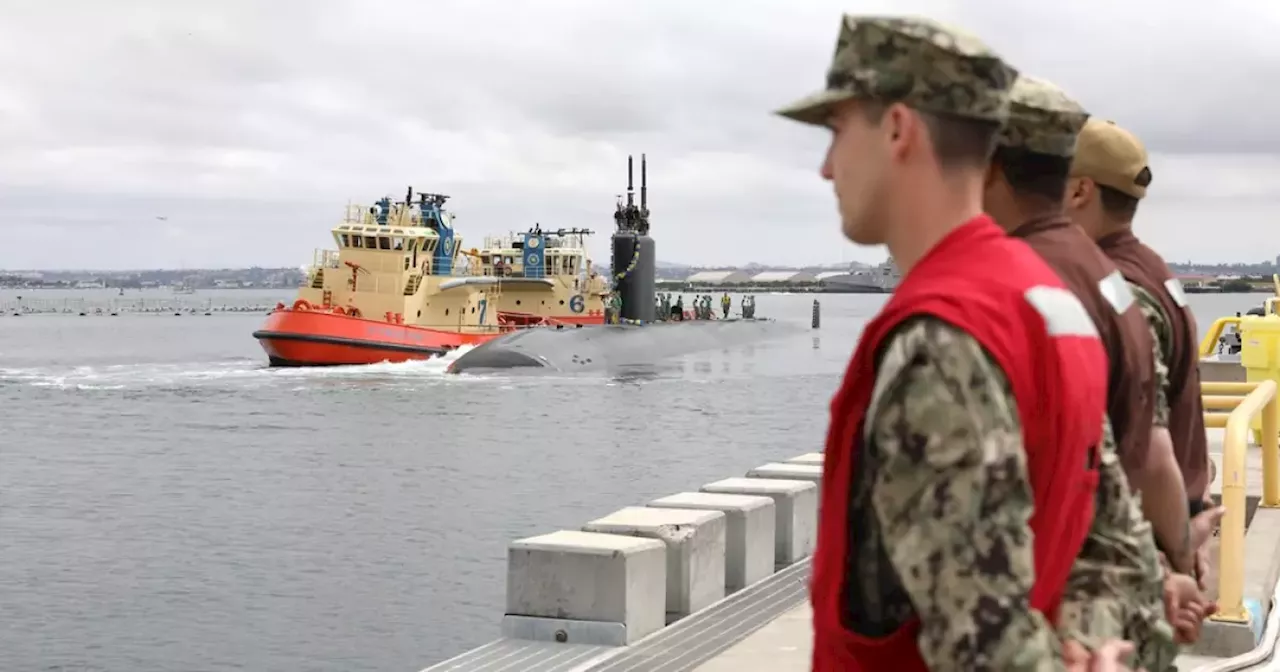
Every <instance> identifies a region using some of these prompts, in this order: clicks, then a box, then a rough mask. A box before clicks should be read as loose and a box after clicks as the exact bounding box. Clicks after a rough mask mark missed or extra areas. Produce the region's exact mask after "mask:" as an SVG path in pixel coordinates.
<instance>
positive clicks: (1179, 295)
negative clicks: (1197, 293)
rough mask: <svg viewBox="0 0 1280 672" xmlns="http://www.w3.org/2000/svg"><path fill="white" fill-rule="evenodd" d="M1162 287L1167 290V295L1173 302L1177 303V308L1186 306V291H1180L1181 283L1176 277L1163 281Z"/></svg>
mask: <svg viewBox="0 0 1280 672" xmlns="http://www.w3.org/2000/svg"><path fill="white" fill-rule="evenodd" d="M1164 289H1165V291H1166V292H1169V296H1170V297H1171V298H1172V299H1173V302H1174V303H1176V304H1178V307H1179V308H1186V307H1187V293H1186V292H1184V291H1182V283H1181V282H1179V281H1178V279H1177V278H1169V279H1168V280H1165V281H1164Z"/></svg>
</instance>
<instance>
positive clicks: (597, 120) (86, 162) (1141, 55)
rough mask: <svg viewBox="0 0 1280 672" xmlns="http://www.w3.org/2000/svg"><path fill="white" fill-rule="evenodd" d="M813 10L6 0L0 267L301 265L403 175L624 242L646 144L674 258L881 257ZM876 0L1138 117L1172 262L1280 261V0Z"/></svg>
mask: <svg viewBox="0 0 1280 672" xmlns="http://www.w3.org/2000/svg"><path fill="white" fill-rule="evenodd" d="M793 5H795V6H790V7H788V6H785V5H784V4H781V3H774V2H765V1H764V0H740V1H739V2H737V3H733V4H728V3H716V4H708V3H690V2H677V1H676V0H646V1H645V2H634V3H621V2H603V1H601V0H542V1H539V2H530V3H510V2H502V3H499V2H497V1H496V0H465V1H464V0H433V1H432V2H430V3H414V2H409V1H408V0H400V1H393V0H376V1H361V2H356V1H355V0H332V1H326V2H307V1H304V0H273V1H272V2H270V3H261V2H250V1H249V0H221V1H220V2H217V3H213V2H205V1H201V2H196V1H195V0H152V1H144V0H115V1H114V2H112V3H98V2H89V1H88V0H78V1H77V0H47V1H46V2H40V3H6V5H5V6H4V7H3V8H2V9H0V65H2V66H4V72H5V73H6V76H5V78H3V80H0V147H3V151H0V218H3V219H0V221H3V222H4V225H3V226H4V228H5V231H6V233H7V234H8V236H7V237H8V238H9V244H8V245H5V246H3V247H0V267H10V268H13V267H49V266H67V265H72V266H98V267H136V266H144V265H152V266H157V265H158V266H176V265H178V264H185V265H188V266H198V265H233V264H251V263H254V264H264V265H266V264H269V265H294V264H302V263H305V262H306V261H307V260H309V259H310V256H311V248H312V247H316V246H324V245H326V244H327V243H328V234H327V228H328V226H329V225H330V224H331V223H333V222H334V220H335V219H336V218H337V217H338V216H339V215H340V214H341V207H342V206H343V205H344V204H345V203H346V201H347V200H348V198H352V199H355V200H357V201H369V200H372V199H374V198H377V197H378V196H380V195H382V194H384V193H391V194H399V193H400V192H401V191H402V190H403V188H404V185H406V184H413V185H414V186H415V187H418V188H423V189H431V190H439V191H444V192H445V193H449V194H452V195H453V196H454V200H453V201H451V204H453V205H455V206H456V210H457V212H458V213H459V215H460V217H459V226H460V228H462V229H463V233H464V235H465V236H467V237H468V238H470V239H471V240H473V241H478V239H479V238H481V237H482V236H483V235H485V234H488V233H493V232H499V231H506V230H509V229H518V228H522V227H524V226H527V225H529V224H532V223H533V222H534V221H539V222H542V223H543V224H544V225H548V224H554V225H556V226H589V227H592V228H595V229H597V230H598V231H600V232H601V233H606V232H607V231H608V230H609V229H610V228H611V225H612V221H611V218H610V215H611V212H612V203H613V198H614V195H615V194H617V193H619V192H620V191H622V189H623V188H624V187H625V184H624V182H623V180H624V179H625V174H624V170H625V157H626V155H627V154H628V153H635V154H637V155H638V154H639V153H641V152H646V153H648V155H649V158H650V168H651V170H650V178H651V179H650V187H651V194H652V197H653V202H652V206H653V208H654V211H655V233H657V234H658V236H659V244H660V250H661V252H660V256H662V257H664V258H666V259H671V260H683V261H689V262H704V263H743V262H746V261H750V260H756V261H774V262H778V263H806V262H830V261H839V260H840V259H842V258H843V259H846V260H847V259H854V258H859V259H863V260H875V259H878V258H882V256H883V253H882V252H880V251H877V250H865V249H857V248H854V247H852V246H850V245H848V244H847V243H844V242H843V241H842V239H841V238H840V235H839V233H838V225H837V222H836V221H835V216H834V204H833V199H832V197H831V192H830V188H829V186H828V185H826V184H824V183H823V182H822V181H821V180H820V179H819V178H818V176H817V166H818V164H819V163H820V161H821V159H822V152H823V151H824V148H825V142H826V137H825V134H824V133H823V132H821V131H819V130H815V129H809V128H803V127H800V126H798V125H795V124H791V123H787V122H784V121H782V120H780V119H777V118H776V117H773V116H772V115H771V114H769V111H770V110H772V109H774V108H776V107H778V106H780V105H782V104H785V103H787V102H789V101H790V99H792V98H795V97H797V96H800V95H803V94H805V93H808V92H809V91H810V90H812V89H814V88H816V87H817V86H819V85H820V84H821V82H822V78H823V73H824V70H825V68H826V64H827V59H829V57H830V53H831V48H832V45H833V40H834V38H835V33H836V28H837V25H838V24H837V22H838V17H839V14H840V12H841V11H844V10H846V9H848V6H847V3H839V2H835V1H834V0H823V1H822V2H816V1H815V2H810V3H793ZM858 9H859V10H860V11H882V12H893V13H902V12H915V13H921V14H928V15H932V16H935V17H937V18H940V19H943V20H950V21H954V22H956V23H959V24H961V25H964V26H965V27H967V28H969V29H970V30H972V31H974V32H976V33H978V34H980V35H982V36H983V37H984V38H985V39H986V40H987V41H988V42H990V43H991V44H992V45H993V46H995V47H996V48H997V49H998V50H1000V51H1001V52H1002V53H1003V54H1004V55H1005V56H1006V57H1007V58H1008V59H1009V60H1010V61H1011V62H1013V63H1015V64H1016V65H1017V66H1018V67H1019V68H1020V69H1022V70H1024V71H1026V72H1028V73H1034V74H1037V75H1039V76H1042V77H1046V78H1049V79H1052V80H1054V81H1056V82H1058V83H1059V84H1060V85H1062V86H1063V87H1064V88H1066V89H1067V90H1068V91H1071V92H1072V93H1073V94H1074V95H1076V96H1077V97H1078V98H1080V100H1081V101H1082V102H1084V103H1085V105H1086V106H1087V107H1089V109H1090V110H1091V111H1092V112H1093V113H1094V114H1096V115H1099V116H1104V117H1108V118H1113V119H1115V120H1117V121H1119V122H1120V123H1122V124H1125V125H1126V126H1128V127H1129V128H1131V129H1133V130H1134V131H1135V132H1137V133H1139V134H1140V135H1141V136H1142V137H1143V138H1144V139H1145V140H1146V141H1147V143H1148V145H1149V147H1150V149H1151V150H1152V153H1153V158H1152V164H1153V170H1154V172H1155V174H1156V176H1157V177H1156V183H1155V186H1154V187H1153V189H1152V195H1151V198H1150V203H1149V205H1148V206H1144V212H1143V223H1142V227H1143V231H1144V235H1146V236H1147V237H1148V238H1150V239H1151V241H1152V242H1153V243H1154V244H1155V245H1156V246H1157V247H1158V248H1159V249H1161V250H1162V251H1165V252H1166V253H1167V254H1168V255H1169V256H1171V257H1173V258H1185V257H1196V258H1201V259H1242V258H1243V259H1253V258H1260V257H1267V256H1271V255H1274V254H1276V253H1280V249H1271V248H1269V247H1268V245H1274V243H1272V242H1271V241H1272V240H1274V239H1275V236H1274V235H1273V234H1272V233H1271V231H1272V230H1273V229H1274V227H1272V226H1271V225H1270V223H1269V222H1270V220H1271V219H1272V218H1274V217H1277V216H1280V194H1276V190H1275V188H1274V185H1275V184H1276V183H1277V180H1280V132H1277V131H1275V130H1273V128H1272V126H1273V122H1272V118H1273V115H1272V111H1273V110H1276V109H1277V108H1278V107H1280V105H1278V104H1277V103H1280V101H1277V100H1275V99H1276V97H1277V96H1280V94H1278V93H1275V89H1274V87H1271V86H1269V85H1268V83H1269V82H1274V81H1280V43H1277V42H1275V41H1274V40H1272V39H1271V36H1272V35H1274V34H1276V33H1277V29H1280V6H1276V7H1272V6H1271V5H1269V4H1268V3H1258V2H1253V1H1251V0H1219V1H1218V2H1214V3H1212V4H1209V3H1207V2H1192V1H1191V0H1175V1H1172V2H1163V3H1157V2H1155V1H1154V0H1139V1H1136V2H1132V3H1122V2H1115V1H1114V0H1112V1H1109V2H1103V1H1100V0H1087V1H1081V2H1075V3H1060V4H1056V5H1050V4H1043V3H1041V4H1036V3H1025V2H1013V1H1012V0H989V1H987V2H981V3H978V2H973V3H960V2H958V1H957V2H946V1H942V0H937V1H928V0H924V1H917V2H906V1H902V0H899V1H895V2H889V1H888V0H883V1H878V2H871V3H863V4H862V5H860V6H859V8H858ZM162 214H163V215H166V216H168V217H169V219H168V221H167V222H165V223H164V225H163V226H159V225H158V220H156V219H155V216H156V215H162ZM1205 222H1213V228H1212V230H1213V231H1219V232H1220V231H1226V230H1230V228H1229V227H1234V231H1233V233H1232V235H1221V236H1218V237H1215V238H1209V237H1208V236H1206V235H1205V229H1206V227H1205V226H1204V223H1205ZM606 239H607V236H598V237H597V241H596V248H595V249H596V254H597V257H599V258H603V257H604V246H605V241H606ZM1276 247H1277V248H1280V245H1277V246H1276Z"/></svg>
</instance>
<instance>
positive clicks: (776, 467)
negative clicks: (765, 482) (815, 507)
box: [747, 462, 822, 488]
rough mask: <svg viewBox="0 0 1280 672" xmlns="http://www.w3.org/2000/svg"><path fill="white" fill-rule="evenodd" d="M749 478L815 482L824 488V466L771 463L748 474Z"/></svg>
mask: <svg viewBox="0 0 1280 672" xmlns="http://www.w3.org/2000/svg"><path fill="white" fill-rule="evenodd" d="M747 478H780V479H783V480H787V481H813V482H814V483H815V484H816V485H817V486H818V487H819V488H821V487H822V466H821V465H812V464H788V463H786V462H770V463H768V464H762V465H760V466H758V467H756V468H755V469H752V470H751V471H748V472H747Z"/></svg>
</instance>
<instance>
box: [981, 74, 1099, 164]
mask: <svg viewBox="0 0 1280 672" xmlns="http://www.w3.org/2000/svg"><path fill="white" fill-rule="evenodd" d="M1088 120H1089V113H1088V112H1085V111H1084V108H1083V107H1081V106H1080V104H1079V103H1077V102H1076V101H1074V100H1072V99H1071V98H1070V97H1069V96H1067V94H1066V93H1065V92H1063V90H1062V89H1059V88H1058V87H1057V86H1054V85H1053V84H1051V83H1049V82H1046V81H1045V80H1043V79H1038V78H1035V77H1029V76H1027V75H1022V76H1020V77H1018V81H1017V82H1015V83H1014V85H1013V90H1012V91H1011V92H1010V93H1009V121H1008V122H1006V123H1005V125H1004V128H1003V129H1001V131H1000V140H999V142H1000V145H1001V146H1003V147H1020V148H1024V149H1027V150H1028V151H1032V152H1035V153H1037V154H1049V155H1052V156H1063V157H1070V156H1072V155H1073V154H1075V151H1076V136H1077V135H1078V134H1079V133H1080V129H1081V127H1083V126H1084V123H1085V122H1086V121H1088Z"/></svg>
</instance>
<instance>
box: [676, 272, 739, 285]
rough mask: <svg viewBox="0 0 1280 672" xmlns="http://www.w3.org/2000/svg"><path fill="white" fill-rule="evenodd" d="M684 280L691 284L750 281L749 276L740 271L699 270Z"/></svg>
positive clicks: (736, 283) (732, 283)
mask: <svg viewBox="0 0 1280 672" xmlns="http://www.w3.org/2000/svg"><path fill="white" fill-rule="evenodd" d="M685 282H687V283H689V284H691V285H745V284H746V283H748V282H751V276H749V275H747V274H746V273H743V272H742V271H700V272H698V273H694V274H693V275H691V276H689V278H688V279H687V280H685Z"/></svg>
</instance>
